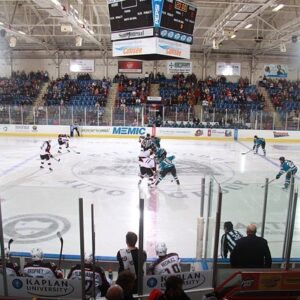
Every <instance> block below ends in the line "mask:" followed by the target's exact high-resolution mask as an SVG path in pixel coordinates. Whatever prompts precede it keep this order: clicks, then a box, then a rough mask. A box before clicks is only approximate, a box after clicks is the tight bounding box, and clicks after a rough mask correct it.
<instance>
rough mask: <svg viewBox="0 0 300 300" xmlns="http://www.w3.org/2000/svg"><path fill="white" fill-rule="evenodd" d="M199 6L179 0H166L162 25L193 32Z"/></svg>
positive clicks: (189, 32)
mask: <svg viewBox="0 0 300 300" xmlns="http://www.w3.org/2000/svg"><path fill="white" fill-rule="evenodd" d="M196 13H197V8H195V7H194V6H191V5H189V4H187V3H185V2H182V1H178V0H175V1H173V0H165V1H164V4H163V8H162V16H161V22H160V27H164V28H167V29H172V30H175V31H178V32H181V33H186V34H190V35H192V34H193V31H194V25H195V20H196Z"/></svg>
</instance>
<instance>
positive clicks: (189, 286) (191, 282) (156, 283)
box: [143, 270, 212, 294]
mask: <svg viewBox="0 0 300 300" xmlns="http://www.w3.org/2000/svg"><path fill="white" fill-rule="evenodd" d="M174 275H175V276H177V277H180V278H182V280H183V289H184V290H196V289H210V288H211V287H212V270H207V271H200V272H184V273H177V274H172V275H152V276H144V287H143V288H144V289H143V292H144V293H145V294H147V293H150V292H151V291H152V289H155V288H156V289H159V290H165V289H166V280H167V278H168V277H170V276H174Z"/></svg>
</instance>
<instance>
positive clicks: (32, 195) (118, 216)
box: [0, 137, 300, 258]
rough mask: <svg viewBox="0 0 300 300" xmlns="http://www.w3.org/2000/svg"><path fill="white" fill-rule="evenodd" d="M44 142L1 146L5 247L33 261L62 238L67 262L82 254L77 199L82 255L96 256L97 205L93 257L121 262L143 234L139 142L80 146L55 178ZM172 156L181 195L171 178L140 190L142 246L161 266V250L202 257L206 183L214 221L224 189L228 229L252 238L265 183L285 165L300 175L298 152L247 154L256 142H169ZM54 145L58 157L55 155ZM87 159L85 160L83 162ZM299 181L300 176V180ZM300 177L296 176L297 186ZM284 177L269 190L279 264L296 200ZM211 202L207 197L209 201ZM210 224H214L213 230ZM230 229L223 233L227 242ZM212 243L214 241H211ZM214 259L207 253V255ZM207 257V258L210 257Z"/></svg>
mask: <svg viewBox="0 0 300 300" xmlns="http://www.w3.org/2000/svg"><path fill="white" fill-rule="evenodd" d="M43 140H44V139H43V138H17V137H1V138H0V157H1V158H0V197H1V200H2V216H3V226H4V236H5V239H6V241H8V240H9V239H11V238H13V239H14V243H13V244H12V251H18V252H29V251H30V249H31V248H33V247H39V248H41V249H43V251H44V252H45V253H53V254H57V253H58V252H59V248H60V244H59V239H58V238H57V236H56V232H57V231H60V232H61V233H62V235H63V238H64V254H74V255H78V254H79V253H80V250H79V218H78V217H79V208H78V198H79V197H82V198H83V201H84V207H85V212H84V218H85V248H86V249H91V229H90V228H91V218H90V206H91V204H94V210H95V231H96V255H97V256H110V257H114V256H115V255H116V253H117V251H118V249H120V248H122V247H125V234H126V233H127V231H134V232H136V233H138V224H139V189H138V184H137V183H138V172H139V170H138V164H137V156H138V153H139V151H140V147H139V143H138V140H137V139H96V138H95V139H91V138H74V139H72V140H71V142H70V146H71V148H72V152H70V153H63V154H61V155H57V156H56V157H57V159H58V158H60V160H61V161H60V162H57V161H54V160H52V165H53V169H54V170H53V172H52V173H51V172H49V171H48V170H47V169H44V170H40V168H39V165H40V160H39V148H40V146H41V144H42V141H43ZM161 146H162V147H163V148H165V149H166V150H167V152H168V155H169V154H170V155H175V156H176V159H175V163H176V167H177V172H178V177H179V179H180V182H181V185H180V187H178V186H177V185H176V184H175V182H172V181H171V180H172V178H171V177H166V178H165V179H164V180H163V181H162V182H161V184H160V185H159V187H158V188H153V189H149V188H148V187H147V182H146V180H144V182H143V184H142V192H143V195H144V198H145V230H144V247H145V250H146V251H147V253H148V257H154V256H155V251H154V246H155V243H156V242H159V241H163V242H165V243H166V244H167V247H168V251H169V252H171V251H175V252H178V253H179V255H180V256H181V257H184V258H194V257H195V256H196V238H197V232H196V230H197V218H198V217H199V215H200V195H201V179H202V178H203V177H205V179H206V191H207V189H208V182H209V180H210V178H212V177H213V178H214V184H213V190H214V193H213V207H212V212H213V215H214V214H215V208H216V192H217V188H218V183H219V184H220V185H221V187H222V190H223V206H222V216H221V219H222V222H224V221H228V220H230V221H232V222H233V224H234V226H235V228H236V229H238V230H239V231H241V232H242V233H243V234H244V233H245V226H246V225H247V224H249V223H250V222H254V223H257V224H260V223H261V220H262V208H263V200H264V189H263V188H262V187H261V186H262V185H263V184H264V182H265V178H270V179H273V178H274V177H275V176H276V174H277V173H278V171H279V161H278V158H279V157H280V156H285V157H286V158H287V159H290V160H293V161H294V163H295V164H296V165H298V166H300V158H299V151H300V145H298V144H282V143H280V144H272V143H267V147H266V150H267V156H266V157H263V156H262V155H254V154H253V153H252V152H250V153H249V154H247V155H241V153H242V152H246V151H248V150H249V149H251V148H252V143H250V142H245V143H240V142H227V141H226V142H222V141H195V140H194V141H187V140H181V141H178V140H162V141H161ZM57 149H58V146H57V141H56V140H55V139H53V140H52V152H53V154H56V153H57ZM75 151H76V152H80V154H76V153H75ZM298 175H300V174H298ZM298 181H299V177H296V186H298ZM283 184H284V176H283V177H281V178H280V179H279V180H276V181H274V182H273V183H271V184H270V186H269V198H268V205H267V216H266V231H265V238H266V239H267V240H268V241H269V245H270V248H271V253H272V256H273V257H281V255H282V245H283V236H284V231H285V223H286V218H287V207H288V198H289V192H288V191H284V190H282V186H283ZM206 199H207V197H206ZM299 213H300V212H299V209H298V212H297V216H296V224H295V233H294V238H293V241H294V243H293V248H292V255H291V256H292V257H299V253H300V252H299V249H300V221H299ZM211 224H213V220H212V221H211ZM222 233H223V230H221V234H222ZM208 238H209V239H210V240H212V239H213V236H212V234H211V235H209V236H208ZM210 251H211V250H209V252H210ZM208 256H210V253H208Z"/></svg>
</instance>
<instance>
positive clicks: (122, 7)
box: [108, 0, 153, 32]
mask: <svg viewBox="0 0 300 300" xmlns="http://www.w3.org/2000/svg"><path fill="white" fill-rule="evenodd" d="M108 10H109V17H110V26H111V32H118V31H126V30H132V29H139V28H147V27H153V15H152V0H123V1H122V0H121V1H120V0H119V1H118V0H108Z"/></svg>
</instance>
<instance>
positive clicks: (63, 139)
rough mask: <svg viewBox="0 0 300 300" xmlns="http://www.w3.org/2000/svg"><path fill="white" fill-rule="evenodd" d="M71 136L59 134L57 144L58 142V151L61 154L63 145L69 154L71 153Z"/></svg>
mask: <svg viewBox="0 0 300 300" xmlns="http://www.w3.org/2000/svg"><path fill="white" fill-rule="evenodd" d="M69 138H70V137H69V136H68V135H66V134H59V135H58V138H57V142H58V145H59V149H58V151H57V152H58V153H61V150H62V145H65V147H66V149H67V151H68V152H70V149H68V148H69Z"/></svg>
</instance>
